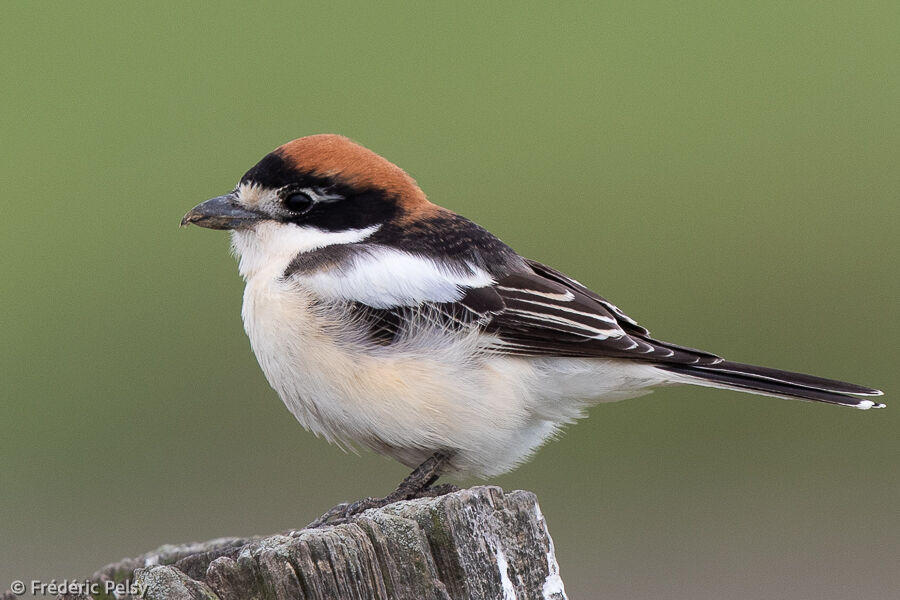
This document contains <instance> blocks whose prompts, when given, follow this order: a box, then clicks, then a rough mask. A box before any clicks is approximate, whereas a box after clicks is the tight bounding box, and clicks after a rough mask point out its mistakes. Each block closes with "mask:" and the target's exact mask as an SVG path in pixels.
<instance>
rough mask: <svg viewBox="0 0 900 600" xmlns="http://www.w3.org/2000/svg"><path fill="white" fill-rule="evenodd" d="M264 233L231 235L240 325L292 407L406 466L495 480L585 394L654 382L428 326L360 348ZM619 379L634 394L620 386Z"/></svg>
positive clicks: (333, 436) (284, 250) (614, 392)
mask: <svg viewBox="0 0 900 600" xmlns="http://www.w3.org/2000/svg"><path fill="white" fill-rule="evenodd" d="M260 233H262V234H263V235H260ZM266 233H267V232H266V231H263V232H257V233H256V235H253V232H235V236H234V246H235V250H236V252H237V253H238V254H239V255H240V260H241V273H242V275H244V277H245V279H246V281H247V287H246V289H245V292H244V305H243V310H242V316H243V319H244V327H245V329H246V331H247V335H248V336H249V338H250V343H251V345H252V347H253V351H254V353H255V354H256V357H257V360H258V361H259V364H260V366H261V367H262V370H263V372H264V373H265V375H266V378H267V379H268V381H269V383H270V384H271V385H272V387H273V388H274V389H275V390H276V391H277V392H278V395H279V396H280V397H281V399H282V400H283V401H284V403H285V405H286V406H287V407H288V409H289V410H290V411H291V412H292V413H293V414H294V416H295V417H296V418H297V419H298V421H300V423H301V424H302V425H303V426H304V427H306V428H307V429H309V430H310V431H313V432H314V433H316V434H317V435H322V436H324V437H326V438H327V439H328V440H330V441H333V442H336V443H340V444H343V445H351V446H352V445H362V446H366V447H369V448H371V449H374V450H376V451H378V452H381V453H383V454H386V455H389V456H392V457H394V458H396V459H397V460H399V461H401V462H403V463H404V464H407V465H409V466H416V465H417V464H418V463H420V462H421V461H422V460H424V459H425V458H427V457H428V456H429V455H430V454H431V453H433V452H435V451H437V450H454V451H455V452H456V459H455V461H454V466H455V467H456V468H457V469H458V470H459V471H462V472H466V473H469V474H472V475H476V476H490V475H494V474H497V473H502V472H504V471H507V470H509V469H511V468H513V467H514V466H516V465H517V464H518V463H519V462H521V461H522V460H524V459H525V458H527V457H528V456H529V455H530V454H531V452H533V451H534V449H535V448H537V447H538V446H539V445H540V444H541V443H542V442H543V441H544V440H545V439H547V438H548V437H550V436H552V435H553V434H554V433H555V432H556V431H557V429H558V427H559V426H560V425H561V424H562V423H565V422H569V421H571V420H572V419H574V418H576V417H578V416H580V415H581V412H582V409H583V407H584V406H585V403H584V400H585V399H589V398H590V399H594V400H599V399H602V397H604V396H606V397H608V398H609V399H616V400H618V399H621V398H623V397H630V396H635V395H639V394H640V393H641V390H642V389H643V388H645V387H646V386H647V385H650V384H652V383H659V382H660V379H659V376H658V375H656V374H654V373H651V371H655V370H653V369H651V368H650V367H642V369H644V370H646V372H645V371H644V370H642V371H640V372H637V371H634V370H633V367H630V366H629V367H623V365H621V364H614V363H620V361H605V362H601V361H594V360H579V359H552V358H551V359H547V358H545V359H529V358H516V357H506V356H498V355H494V354H490V353H487V352H484V350H483V349H484V346H485V345H486V344H487V343H489V342H490V340H486V339H485V338H484V336H480V335H477V334H474V333H473V334H467V335H462V336H460V335H455V336H454V335H448V334H446V333H445V332H442V331H437V330H434V329H431V330H429V329H428V328H424V329H423V330H422V332H421V334H420V335H417V336H413V337H412V338H411V339H409V340H406V341H403V342H401V343H397V344H392V345H390V346H386V347H375V346H371V345H367V344H365V343H363V342H362V341H361V340H360V336H359V334H358V332H357V331H356V330H355V329H354V328H353V326H352V323H351V321H349V320H348V319H343V318H341V316H340V314H337V313H336V312H335V310H333V307H332V308H331V309H329V308H328V302H327V300H323V298H322V295H321V294H320V293H319V292H317V291H316V290H315V289H314V287H315V286H311V285H305V284H304V283H303V282H302V281H298V280H294V279H292V280H289V281H286V280H285V279H283V278H282V274H283V273H284V269H285V268H286V267H287V265H288V264H289V263H290V261H291V260H292V259H293V257H294V255H295V253H296V240H294V241H293V243H294V246H293V249H292V248H291V243H288V242H287V241H286V240H284V239H279V238H278V236H277V233H278V232H277V231H274V232H269V233H270V234H271V235H268V237H267V235H265V234H266ZM323 305H324V306H325V308H323ZM604 365H605V366H604ZM604 372H607V375H606V376H603V377H601V378H600V379H599V380H598V378H597V376H598V375H600V374H601V373H604ZM626 379H627V380H628V381H627V382H626V384H627V387H629V388H631V391H629V392H623V391H622V383H623V380H626Z"/></svg>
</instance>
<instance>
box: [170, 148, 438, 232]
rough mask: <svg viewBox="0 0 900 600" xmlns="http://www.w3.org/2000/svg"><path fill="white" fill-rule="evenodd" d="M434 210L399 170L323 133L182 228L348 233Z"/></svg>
mask: <svg viewBox="0 0 900 600" xmlns="http://www.w3.org/2000/svg"><path fill="white" fill-rule="evenodd" d="M436 208H437V207H435V206H434V205H432V204H431V203H430V202H428V200H427V199H426V197H425V194H424V193H423V192H422V190H421V189H420V188H419V186H418V185H417V184H416V182H415V180H414V179H413V178H412V177H410V176H409V175H408V174H407V173H406V172H405V171H403V169H401V168H400V167H398V166H396V165H395V164H393V163H391V162H390V161H388V160H386V159H385V158H382V157H381V156H379V155H378V154H376V153H374V152H372V151H371V150H369V149H367V148H364V147H362V146H360V145H359V144H357V143H355V142H353V141H352V140H350V139H348V138H345V137H343V136H339V135H332V134H322V135H311V136H308V137H303V138H299V139H296V140H294V141H292V142H288V143H287V144H284V145H283V146H280V147H279V148H276V149H275V150H274V151H272V152H270V153H269V154H267V155H266V156H264V157H263V159H262V160H260V161H259V162H258V163H257V164H256V165H255V166H254V167H253V168H251V169H250V170H249V171H247V172H246V173H245V174H244V176H243V177H242V178H241V180H240V183H238V185H237V187H235V189H234V190H232V191H231V192H230V193H228V194H225V195H224V196H218V197H216V198H212V199H211V200H207V201H206V202H203V203H202V204H199V205H197V206H195V207H194V208H192V209H191V210H190V211H189V212H188V213H187V214H186V215H184V218H183V219H182V220H181V224H182V225H189V224H194V225H199V226H200V227H206V228H209V229H230V230H233V231H237V232H247V233H251V232H254V231H256V230H259V229H260V228H265V229H266V231H267V232H268V233H269V234H271V233H272V231H273V230H281V231H284V232H291V233H292V234H294V235H295V234H296V233H298V232H299V231H301V230H302V231H305V232H309V233H320V234H325V235H327V234H329V233H333V234H346V233H347V232H354V231H370V230H371V229H372V228H375V227H380V226H382V225H384V224H385V223H388V222H394V221H400V220H405V219H413V218H416V216H417V215H418V213H422V212H428V211H430V210H433V209H436Z"/></svg>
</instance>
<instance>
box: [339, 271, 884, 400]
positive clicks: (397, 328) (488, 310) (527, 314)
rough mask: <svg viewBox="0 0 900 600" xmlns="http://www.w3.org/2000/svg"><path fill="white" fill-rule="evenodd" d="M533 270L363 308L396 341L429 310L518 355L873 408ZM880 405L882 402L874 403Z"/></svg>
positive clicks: (850, 390) (868, 391)
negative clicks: (632, 363)
mask: <svg viewBox="0 0 900 600" xmlns="http://www.w3.org/2000/svg"><path fill="white" fill-rule="evenodd" d="M527 264H528V267H529V268H530V271H527V272H522V271H519V272H514V273H511V274H507V275H505V276H502V277H499V278H498V280H497V282H496V284H494V285H493V286H490V287H482V288H470V289H467V290H466V291H465V294H464V295H463V297H462V298H460V299H459V300H458V301H456V302H443V303H429V304H428V305H427V306H425V307H396V308H390V309H375V308H372V307H368V306H364V305H358V306H357V307H356V308H357V309H358V310H359V311H360V313H359V314H362V315H363V316H362V319H363V320H364V321H366V322H367V323H369V325H370V327H371V331H372V339H373V340H374V341H377V342H378V343H382V344H384V343H391V342H392V341H395V340H396V339H398V337H399V336H401V335H403V334H404V333H407V334H408V333H409V328H410V327H412V326H413V325H412V322H413V319H414V315H416V314H419V315H420V314H421V311H422V310H423V309H425V310H427V312H428V314H429V319H430V320H431V321H432V322H434V320H438V321H439V324H440V326H441V327H443V328H446V329H450V330H457V331H458V330H464V329H467V328H472V327H477V328H480V329H481V330H482V331H484V332H485V333H489V334H492V335H494V336H495V337H496V338H497V339H498V340H499V343H498V344H497V345H496V346H495V347H494V348H493V350H495V351H497V352H501V353H504V354H513V355H519V356H560V357H581V358H623V359H631V360H640V361H646V362H650V363H653V364H655V365H656V366H658V367H659V368H661V369H664V370H667V371H670V372H672V373H677V374H681V375H687V376H689V377H692V378H696V379H698V380H703V381H706V382H710V383H713V384H717V385H722V386H724V387H732V388H737V389H744V390H750V391H756V392H762V393H765V394H771V395H778V396H790V397H795V398H801V399H806V400H815V401H819V402H828V403H832V404H842V405H847V406H866V403H867V404H868V405H872V404H873V403H871V402H868V401H864V400H860V399H859V398H855V397H853V396H852V395H851V394H856V395H880V393H881V392H879V391H878V390H875V389H872V388H867V387H864V386H860V385H855V384H851V383H845V382H842V381H835V380H832V379H824V378H821V377H815V376H812V375H805V374H802V373H793V372H790V371H781V370H778V369H770V368H768V367H757V366H755V365H746V364H742V363H736V362H731V361H726V360H724V359H722V358H721V357H719V356H716V355H715V354H711V353H709V352H704V351H702V350H696V349H694V348H687V347H684V346H678V345H676V344H670V343H668V342H662V341H659V340H655V339H653V338H651V337H650V334H649V332H648V331H647V330H646V329H644V328H643V327H641V326H640V325H638V324H637V323H636V322H635V321H634V320H633V319H631V318H630V317H628V315H626V314H625V313H624V312H622V311H621V310H619V308H618V307H616V306H615V305H614V304H612V303H611V302H609V301H608V300H606V299H605V298H603V297H602V296H599V295H598V294H596V293H595V292H593V291H591V290H590V289H588V288H587V287H585V286H584V285H582V284H581V283H579V282H577V281H575V280H574V279H571V278H569V277H567V276H566V275H564V274H562V273H560V272H559V271H556V270H554V269H551V268H550V267H547V266H546V265H543V264H541V263H538V262H535V261H530V260H529V261H527ZM875 406H883V405H880V404H875Z"/></svg>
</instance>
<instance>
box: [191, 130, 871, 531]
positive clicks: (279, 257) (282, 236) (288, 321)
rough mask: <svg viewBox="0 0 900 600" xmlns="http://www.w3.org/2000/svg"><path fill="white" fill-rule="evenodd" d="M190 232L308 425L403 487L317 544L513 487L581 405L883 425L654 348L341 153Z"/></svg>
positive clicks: (304, 165) (796, 389)
mask: <svg viewBox="0 0 900 600" xmlns="http://www.w3.org/2000/svg"><path fill="white" fill-rule="evenodd" d="M181 224H182V226H185V225H189V224H193V225H197V226H200V227H205V228H209V229H218V230H230V232H231V244H232V248H233V251H234V253H235V254H236V256H237V258H238V261H239V263H238V270H239V272H240V274H241V276H242V277H243V279H244V280H245V282H246V286H245V289H244V295H243V306H242V310H241V315H242V319H243V324H244V329H245V331H246V333H247V335H248V337H249V340H250V344H251V347H252V349H253V352H254V354H255V356H256V358H257V360H258V362H259V366H260V367H261V369H262V371H263V373H264V374H265V376H266V378H267V380H268V382H269V384H270V385H271V386H272V388H274V389H275V391H276V392H277V393H278V395H279V396H280V398H281V400H282V401H283V402H284V404H285V405H286V406H287V408H288V409H289V410H290V412H291V413H292V414H293V415H294V417H296V419H297V420H298V421H299V422H300V424H301V425H303V427H305V428H306V429H308V430H309V431H311V432H313V433H314V434H316V435H317V436H322V437H324V438H325V439H326V440H328V441H329V442H332V443H335V444H338V445H339V446H342V447H344V448H350V449H357V448H360V447H362V448H367V449H369V450H372V451H375V452H377V453H379V454H382V455H385V456H388V457H391V458H393V459H396V460H397V461H399V462H400V463H402V464H404V465H406V466H407V467H410V468H413V471H412V473H411V474H410V476H409V477H407V478H406V479H405V480H404V481H403V482H401V484H400V485H399V486H398V487H397V489H396V490H395V491H394V492H393V493H392V494H388V495H387V496H385V497H383V498H367V499H364V500H361V501H359V502H355V503H344V504H339V505H338V506H337V507H335V508H334V509H332V510H331V511H329V512H328V513H326V514H325V515H323V517H321V518H320V519H318V520H317V521H316V522H314V523H313V526H318V525H322V524H330V523H336V522H342V521H345V520H347V519H349V518H351V517H352V516H353V515H355V514H357V513H358V512H360V511H362V510H365V509H366V508H371V507H375V506H383V505H385V504H387V503H390V502H394V501H396V500H401V499H407V498H413V497H417V496H423V495H437V494H440V493H445V492H446V491H448V490H450V489H454V488H453V486H450V485H447V484H445V485H444V486H441V485H435V483H436V481H437V480H438V478H439V477H441V476H442V475H451V476H453V475H455V476H458V477H459V476H471V477H475V478H490V477H493V476H496V475H499V474H502V473H505V472H507V471H510V470H512V469H513V468H515V467H516V466H518V465H519V464H521V463H522V462H524V461H525V460H527V459H528V458H529V457H530V456H531V455H532V454H533V453H534V452H535V451H536V450H537V449H538V448H539V447H540V446H541V445H542V444H544V443H545V442H546V441H548V440H549V439H551V438H553V437H555V436H556V435H557V434H559V433H560V431H561V428H563V427H564V426H565V425H567V424H569V423H572V422H573V421H575V420H576V419H578V418H580V417H583V416H584V415H585V412H586V409H587V408H589V407H590V406H592V405H595V404H597V403H600V402H609V401H618V400H624V399H627V398H633V397H637V396H640V395H643V394H645V393H648V392H650V391H651V390H652V389H653V388H655V387H659V386H666V385H672V384H692V385H697V386H707V387H714V388H724V389H727V390H737V391H742V392H750V393H753V394H761V395H765V396H774V397H778V398H789V399H800V400H807V401H814V402H821V403H827V404H835V405H841V406H848V407H855V408H859V409H869V408H882V407H884V404H881V403H878V402H875V401H873V400H871V399H869V398H871V397H874V396H880V395H881V394H882V392H881V391H880V390H877V389H873V388H869V387H864V386H861V385H856V384H852V383H845V382H842V381H836V380H832V379H824V378H821V377H815V376H812V375H805V374H801V373H794V372H790V371H783V370H779V369H773V368H768V367H762V366H755V365H749V364H742V363H738V362H733V361H730V360H725V359H723V358H721V357H720V356H718V355H716V354H713V353H710V352H706V351H702V350H696V349H693V348H688V347H685V346H680V345H676V344H672V343H669V342H665V341H661V340H658V339H655V338H653V337H651V336H650V333H649V332H648V330H647V329H645V328H644V327H642V326H641V325H639V324H638V323H637V322H636V321H635V320H634V319H632V318H631V317H629V316H628V315H627V314H625V313H624V312H623V311H622V310H620V309H619V308H618V307H617V306H616V305H615V304H613V303H612V302H610V301H609V300H607V299H606V298H604V297H602V296H600V295H599V294H597V293H596V292H594V291H592V290H591V289H589V288H588V287H586V286H584V285H582V284H581V283H579V282H578V281H577V280H575V279H573V278H571V277H569V276H567V275H565V274H563V273H562V272H560V271H558V270H556V269H554V268H551V267H549V266H547V265H544V264H542V263H540V262H537V261H534V260H530V259H528V258H526V257H524V256H522V255H520V254H518V253H517V252H516V251H515V250H513V249H512V248H511V247H510V246H508V245H507V244H505V243H504V242H502V241H501V240H500V239H499V238H497V237H496V236H494V235H493V234H491V233H490V232H489V231H487V230H486V229H484V228H482V227H481V226H479V225H477V224H476V223H474V222H472V221H470V220H468V219H466V218H465V217H463V216H461V215H458V214H456V213H454V212H452V211H451V210H449V209H446V208H443V207H440V206H438V205H436V204H433V203H432V202H431V201H430V200H429V199H428V198H427V197H426V195H425V193H424V192H423V191H422V189H421V188H420V187H419V186H418V184H417V183H416V181H415V180H414V179H413V178H412V177H411V176H410V175H409V174H408V173H406V172H405V171H404V170H403V169H401V168H400V167H398V166H396V165H395V164H394V163H392V162H390V161H389V160H387V159H385V158H383V157H382V156H380V155H379V154H377V153H375V152H373V151H372V150H369V149H368V148H365V147H364V146H362V145H360V144H358V143H356V142H354V141H352V140H350V139H349V138H347V137H343V136H341V135H336V134H318V135H310V136H306V137H301V138H298V139H295V140H293V141H291V142H288V143H286V144H284V145H282V146H279V147H278V148H276V149H275V150H274V151H272V152H270V153H269V154H267V155H265V156H264V157H263V158H262V159H261V160H260V161H259V162H258V163H257V164H256V165H255V166H253V167H252V168H251V169H250V170H249V171H247V172H246V173H245V174H244V175H243V177H241V179H240V181H239V182H238V184H237V186H236V187H235V188H234V189H233V190H232V191H231V192H229V193H227V194H225V195H222V196H217V197H215V198H212V199H210V200H207V201H205V202H203V203H201V204H199V205H197V206H195V207H194V208H192V209H191V210H190V211H189V212H188V213H187V214H186V215H185V216H184V218H183V219H182V221H181Z"/></svg>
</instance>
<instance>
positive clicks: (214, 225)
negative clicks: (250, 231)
mask: <svg viewBox="0 0 900 600" xmlns="http://www.w3.org/2000/svg"><path fill="white" fill-rule="evenodd" d="M263 218H264V217H263V215H261V214H260V213H258V212H254V211H252V210H247V209H246V208H244V207H243V206H241V205H240V204H239V203H238V201H237V196H235V194H234V193H231V194H225V195H224V196H218V197H216V198H212V199H211V200H207V201H206V202H203V203H201V204H198V205H197V206H195V207H194V208H192V209H191V210H189V211H188V213H187V214H186V215H184V218H183V219H181V226H182V227H184V226H186V225H190V224H191V223H193V224H194V225H199V226H200V227H206V228H208V229H246V228H248V227H250V226H252V225H253V224H254V223H257V222H258V221H260V220H262V219H263Z"/></svg>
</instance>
